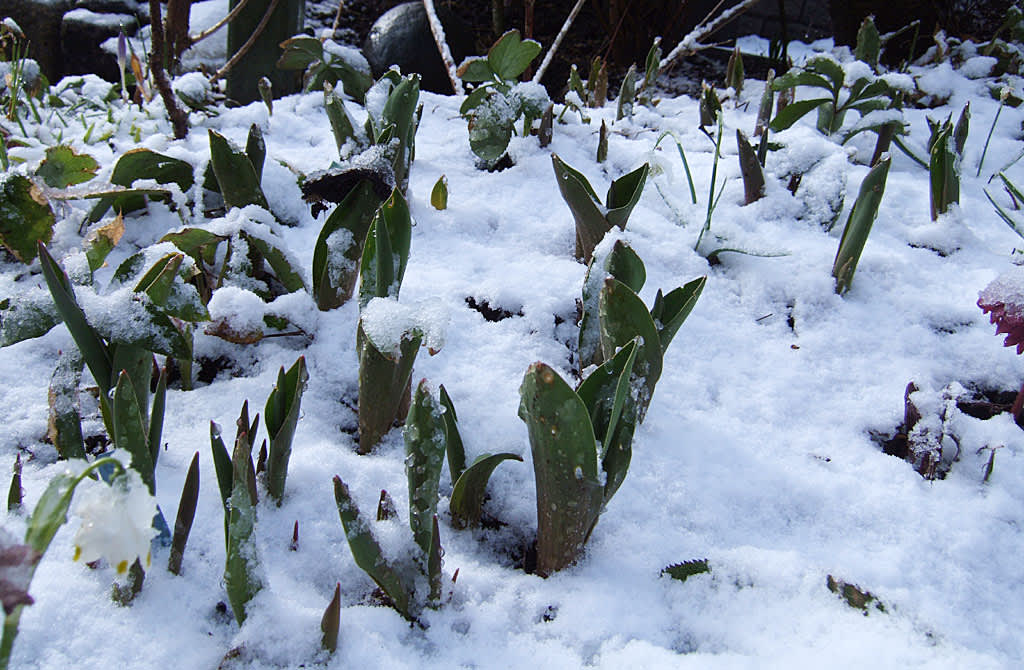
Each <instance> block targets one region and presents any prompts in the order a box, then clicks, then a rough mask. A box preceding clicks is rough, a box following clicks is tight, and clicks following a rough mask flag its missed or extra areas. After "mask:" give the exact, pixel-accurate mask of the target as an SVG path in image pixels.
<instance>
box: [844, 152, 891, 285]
mask: <svg viewBox="0 0 1024 670" xmlns="http://www.w3.org/2000/svg"><path fill="white" fill-rule="evenodd" d="M891 164H892V158H891V157H886V158H884V159H883V160H881V161H879V162H878V164H877V165H875V167H873V168H871V171H870V172H868V174H867V176H866V177H865V178H864V181H863V182H862V183H861V185H860V192H859V193H858V194H857V200H856V202H854V203H853V208H852V209H851V210H850V217H849V218H848V219H847V220H846V228H844V229H843V237H842V238H841V239H840V240H839V249H838V250H837V251H836V259H835V262H834V263H833V264H832V276H833V277H835V280H836V293H838V294H839V295H843V294H844V293H846V292H847V291H848V290H850V285H851V284H852V283H853V273H854V272H855V271H856V269H857V262H858V261H859V260H860V255H861V253H862V252H863V251H864V245H865V243H867V240H868V235H869V234H870V233H871V226H872V225H873V224H874V222H875V217H876V216H878V206H879V205H880V204H881V202H882V195H883V194H884V193H885V179H886V177H887V176H888V175H889V166H890V165H891Z"/></svg>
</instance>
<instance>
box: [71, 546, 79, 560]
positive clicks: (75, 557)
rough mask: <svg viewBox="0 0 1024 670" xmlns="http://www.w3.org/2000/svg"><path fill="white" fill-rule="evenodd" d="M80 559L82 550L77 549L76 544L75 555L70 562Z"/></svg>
mask: <svg viewBox="0 0 1024 670" xmlns="http://www.w3.org/2000/svg"><path fill="white" fill-rule="evenodd" d="M81 557H82V548H81V547H79V546H78V545H77V544H76V545H75V555H74V557H73V558H72V559H71V560H72V561H77V560H78V559H79V558H81Z"/></svg>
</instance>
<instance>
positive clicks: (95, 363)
mask: <svg viewBox="0 0 1024 670" xmlns="http://www.w3.org/2000/svg"><path fill="white" fill-rule="evenodd" d="M39 264H40V266H41V267H42V271H43V278H44V279H45V280H46V286H47V287H48V288H49V289H50V295H51V296H53V302H54V305H55V306H56V307H57V312H58V313H59V314H60V316H61V319H62V320H63V321H64V324H65V325H66V326H67V327H68V331H70V333H71V337H72V338H73V339H74V340H75V344H76V345H78V350H79V351H81V352H82V358H83V359H84V360H85V364H86V365H87V366H88V367H89V372H91V373H92V376H93V379H95V380H96V383H97V384H98V385H99V387H100V393H101V394H102V395H106V394H107V392H108V391H109V390H110V385H111V380H112V379H113V370H112V368H111V355H110V351H109V349H108V348H107V345H106V343H105V342H104V341H103V339H102V338H100V336H99V334H98V333H97V332H96V330H95V329H93V327H92V326H91V325H89V321H88V320H87V319H86V318H85V312H83V311H82V308H81V307H79V306H78V302H77V301H76V300H75V293H74V291H73V290H72V288H71V281H70V280H69V279H68V276H67V275H66V274H65V273H64V270H62V269H61V267H60V266H59V265H57V261H55V260H53V256H51V255H50V252H49V251H47V250H46V247H45V246H44V245H43V244H42V243H41V242H40V244H39Z"/></svg>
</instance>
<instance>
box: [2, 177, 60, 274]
mask: <svg viewBox="0 0 1024 670" xmlns="http://www.w3.org/2000/svg"><path fill="white" fill-rule="evenodd" d="M55 223H56V217H55V216H54V213H53V208H52V207H50V202H49V201H48V200H47V199H46V196H44V195H43V192H42V189H40V188H39V187H38V186H37V185H36V184H35V183H33V182H32V180H31V179H29V178H28V177H26V176H25V175H21V174H17V173H6V174H4V175H0V244H3V246H4V248H5V249H7V251H9V252H11V254H12V255H13V256H14V257H15V258H17V259H18V260H19V261H21V262H22V263H31V262H32V261H33V260H35V257H36V248H37V247H36V245H37V244H38V243H40V242H43V243H46V242H49V241H50V238H52V237H53V226H54V224H55Z"/></svg>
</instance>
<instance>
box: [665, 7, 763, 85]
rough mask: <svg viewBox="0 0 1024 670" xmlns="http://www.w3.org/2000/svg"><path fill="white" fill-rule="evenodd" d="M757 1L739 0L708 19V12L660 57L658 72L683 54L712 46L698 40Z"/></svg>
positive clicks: (686, 54)
mask: <svg viewBox="0 0 1024 670" xmlns="http://www.w3.org/2000/svg"><path fill="white" fill-rule="evenodd" d="M758 2H760V0H741V1H740V2H738V3H737V4H735V5H733V6H732V7H730V8H729V9H727V10H725V11H724V12H722V13H721V14H719V15H718V16H717V17H715V18H714V19H713V20H710V21H709V20H708V19H709V18H710V14H709V15H708V17H705V19H704V20H703V21H701V23H700V24H699V25H698V26H697V27H696V28H694V29H693V30H691V31H690V32H689V34H687V35H686V37H684V38H683V39H681V40H679V44H677V45H676V48H675V49H672V51H670V52H669V54H668V55H667V56H665V57H664V58H662V59H661V63H659V64H658V71H659V72H660V71H662V70H664V69H665V68H667V67H668V66H669V65H671V64H672V63H674V62H675V61H676V60H678V59H679V58H682V57H683V56H688V55H690V54H694V53H697V52H698V51H700V50H701V49H707V48H709V47H711V46H713V45H710V44H701V43H700V40H701V39H703V38H704V37H707V36H708V35H710V34H712V33H713V32H715V31H716V30H718V29H719V28H721V27H722V26H723V25H725V24H726V23H728V22H729V21H731V20H733V19H734V18H736V17H737V16H739V15H740V14H741V13H743V12H745V11H746V10H748V9H750V8H751V7H752V6H754V5H755V4H757V3H758ZM721 4H722V3H721V2H719V4H718V6H721ZM712 13H714V10H712Z"/></svg>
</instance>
